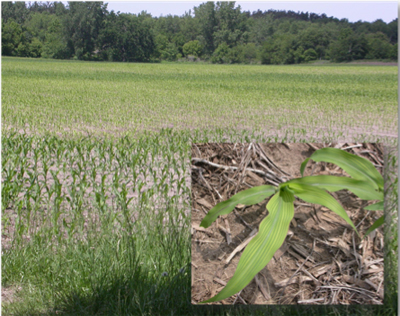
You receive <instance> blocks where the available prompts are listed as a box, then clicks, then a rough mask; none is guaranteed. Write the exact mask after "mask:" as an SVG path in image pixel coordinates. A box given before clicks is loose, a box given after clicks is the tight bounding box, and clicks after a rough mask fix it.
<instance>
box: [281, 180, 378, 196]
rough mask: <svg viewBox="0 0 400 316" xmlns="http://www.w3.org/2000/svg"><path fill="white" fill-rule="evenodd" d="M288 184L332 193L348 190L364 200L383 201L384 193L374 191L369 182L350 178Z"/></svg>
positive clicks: (292, 181) (293, 181) (301, 181)
mask: <svg viewBox="0 0 400 316" xmlns="http://www.w3.org/2000/svg"><path fill="white" fill-rule="evenodd" d="M288 183H300V184H309V185H312V186H317V187H319V188H322V189H325V190H328V191H331V192H335V191H338V190H343V189H347V190H349V191H351V192H353V193H354V194H355V195H357V196H358V197H359V198H360V199H363V200H383V192H378V191H376V190H374V189H373V187H372V186H371V184H370V183H369V182H366V181H362V180H356V179H352V178H348V177H336V176H328V175H321V176H309V177H303V178H298V179H293V180H290V181H288V182H286V184H288Z"/></svg>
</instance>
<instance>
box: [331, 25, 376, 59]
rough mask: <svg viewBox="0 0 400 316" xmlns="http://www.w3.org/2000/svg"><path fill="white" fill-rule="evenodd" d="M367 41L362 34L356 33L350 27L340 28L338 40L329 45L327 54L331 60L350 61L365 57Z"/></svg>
mask: <svg viewBox="0 0 400 316" xmlns="http://www.w3.org/2000/svg"><path fill="white" fill-rule="evenodd" d="M367 52H368V42H367V40H366V38H365V36H364V34H360V35H357V34H355V33H354V32H353V31H352V30H351V29H350V28H343V29H342V30H340V35H339V38H338V40H336V41H334V42H332V43H331V45H330V49H329V56H330V58H331V60H332V61H335V62H341V61H352V60H357V59H363V58H365V56H366V54H367Z"/></svg>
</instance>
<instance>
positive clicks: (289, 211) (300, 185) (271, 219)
mask: <svg viewBox="0 0 400 316" xmlns="http://www.w3.org/2000/svg"><path fill="white" fill-rule="evenodd" d="M310 159H312V160H314V161H316V162H322V161H324V162H329V163H333V164H336V165H338V166H339V167H340V168H342V169H343V170H344V171H346V172H347V173H348V174H349V175H350V177H337V176H330V175H317V176H307V177H304V176H303V173H304V169H305V167H306V165H307V162H308V161H309V160H310ZM300 172H301V175H302V177H301V178H296V179H292V180H290V181H287V182H284V183H281V184H279V186H278V187H274V186H271V185H261V186H257V187H253V188H250V189H247V190H244V191H241V192H239V193H237V194H235V195H234V196H232V197H231V198H230V199H228V200H226V201H224V202H221V203H219V204H217V205H216V206H215V207H214V208H212V209H211V210H210V211H209V212H208V214H207V215H206V216H205V217H204V219H203V220H202V222H201V224H200V226H202V227H204V228H207V227H209V226H210V225H211V224H212V223H213V222H214V221H215V220H216V219H217V217H218V216H220V215H225V214H228V213H230V212H231V211H232V210H233V209H234V208H235V206H236V205H238V204H244V205H254V204H257V203H260V202H262V201H263V200H264V199H266V198H268V197H269V196H271V195H273V196H272V198H271V199H270V200H269V202H268V204H267V210H268V212H269V214H268V216H267V217H266V218H264V219H263V221H262V222H261V224H260V227H259V231H258V234H257V235H256V236H255V237H254V238H253V239H252V240H251V241H250V243H249V244H248V245H247V247H246V249H245V250H244V252H243V254H242V256H241V258H240V260H239V263H238V266H237V268H236V271H235V274H234V275H233V277H232V278H231V279H230V280H229V282H228V283H227V284H226V286H225V287H224V288H223V289H222V291H221V292H219V293H218V294H217V295H216V296H214V297H212V298H210V299H208V300H206V301H203V302H202V303H210V302H216V301H220V300H223V299H225V298H227V297H230V296H232V295H234V294H236V293H238V292H239V291H240V290H242V289H243V288H244V287H245V286H246V285H248V284H249V283H250V282H251V280H252V279H253V278H254V277H255V275H256V274H257V273H258V272H259V271H261V270H262V269H263V268H264V267H265V266H266V265H267V264H268V262H269V261H270V260H271V258H272V256H273V255H274V254H275V252H276V251H277V250H278V249H279V248H280V247H281V245H282V244H283V242H284V240H285V238H286V235H287V233H288V230H289V224H290V222H291V220H292V218H293V215H294V204H293V202H294V200H295V196H297V197H298V198H300V199H302V200H304V201H306V202H308V203H313V204H320V205H322V206H325V207H327V208H329V209H330V210H332V211H333V212H335V213H336V214H337V215H339V216H340V217H342V218H343V219H344V220H345V221H346V222H347V223H348V224H349V225H350V226H351V227H353V228H354V230H355V231H356V233H357V235H358V236H360V235H359V234H358V231H357V229H356V227H355V226H354V224H353V222H352V221H351V220H350V218H349V217H348V215H347V213H346V211H345V210H344V209H343V207H342V206H341V205H340V204H339V202H338V201H336V200H335V198H333V197H332V196H331V195H330V194H329V193H328V192H327V191H331V192H335V191H338V190H343V189H347V190H349V191H351V192H353V193H354V194H355V195H357V196H358V197H359V198H361V199H363V200H379V202H378V203H376V204H373V205H370V206H369V207H366V208H365V210H370V211H372V210H383V178H382V176H381V174H380V173H379V172H378V171H377V170H376V169H375V167H374V166H373V164H372V163H371V162H370V161H368V160H367V159H365V158H362V157H359V156H356V155H353V154H350V153H348V152H346V151H344V150H341V149H336V148H322V149H319V150H317V151H315V152H314V153H313V154H312V155H311V157H310V158H307V159H306V160H304V161H303V163H302V164H301V167H300ZM382 224H383V216H382V217H381V218H379V219H378V220H377V221H376V222H375V223H374V224H373V225H372V226H371V227H370V228H369V229H368V230H367V232H366V234H365V235H367V234H369V233H370V232H371V231H372V230H374V229H375V228H377V227H379V226H380V225H382Z"/></svg>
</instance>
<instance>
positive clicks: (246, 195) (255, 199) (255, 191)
mask: <svg viewBox="0 0 400 316" xmlns="http://www.w3.org/2000/svg"><path fill="white" fill-rule="evenodd" d="M275 192H276V188H275V187H273V186H272V185H260V186H257V187H253V188H250V189H247V190H243V191H241V192H239V193H237V194H235V195H234V196H232V197H231V198H230V199H228V200H226V201H224V202H221V203H218V204H217V205H216V206H214V207H213V208H212V209H211V210H210V211H209V212H208V213H207V215H206V216H205V217H204V219H203V220H202V221H201V223H200V226H202V227H204V228H207V227H209V226H210V225H211V224H212V223H213V222H214V221H215V220H216V219H217V217H218V216H220V215H225V214H229V213H230V212H232V211H233V209H234V208H235V206H236V205H238V204H244V205H254V204H257V203H260V202H262V201H263V200H265V199H266V198H267V197H269V196H271V195H272V194H274V193H275Z"/></svg>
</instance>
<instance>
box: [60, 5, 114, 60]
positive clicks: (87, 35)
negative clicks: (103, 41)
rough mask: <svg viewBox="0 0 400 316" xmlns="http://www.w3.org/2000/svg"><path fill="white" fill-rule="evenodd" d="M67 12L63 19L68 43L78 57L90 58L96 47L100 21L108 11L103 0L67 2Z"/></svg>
mask: <svg viewBox="0 0 400 316" xmlns="http://www.w3.org/2000/svg"><path fill="white" fill-rule="evenodd" d="M68 7H69V12H68V16H67V18H66V19H65V20H64V21H65V23H66V27H67V32H68V37H69V44H70V46H72V47H73V50H74V55H75V56H76V57H77V58H78V59H90V57H91V56H92V54H93V53H94V51H95V49H96V47H95V44H96V40H97V37H98V35H99V33H100V29H101V26H102V22H103V20H104V18H105V16H106V14H107V13H108V11H107V4H103V2H72V1H70V2H68Z"/></svg>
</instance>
